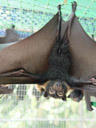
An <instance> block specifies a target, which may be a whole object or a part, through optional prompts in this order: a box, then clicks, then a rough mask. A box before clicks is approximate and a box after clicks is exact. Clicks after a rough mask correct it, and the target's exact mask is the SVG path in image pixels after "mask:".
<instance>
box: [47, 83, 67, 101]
mask: <svg viewBox="0 0 96 128" xmlns="http://www.w3.org/2000/svg"><path fill="white" fill-rule="evenodd" d="M46 91H47V94H48V95H49V96H51V97H54V98H59V99H63V100H66V92H67V87H66V86H65V84H64V82H63V83H62V82H60V81H54V82H52V81H50V82H49V83H48V85H47V88H46Z"/></svg>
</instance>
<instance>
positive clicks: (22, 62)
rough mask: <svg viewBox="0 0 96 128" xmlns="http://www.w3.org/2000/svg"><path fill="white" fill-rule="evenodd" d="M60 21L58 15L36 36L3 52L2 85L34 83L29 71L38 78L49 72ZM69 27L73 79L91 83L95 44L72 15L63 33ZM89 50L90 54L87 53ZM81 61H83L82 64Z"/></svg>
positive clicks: (0, 55)
mask: <svg viewBox="0 0 96 128" xmlns="http://www.w3.org/2000/svg"><path fill="white" fill-rule="evenodd" d="M73 14H74V13H73ZM58 18H59V17H58V14H57V15H55V16H54V18H53V19H52V20H51V21H50V22H49V23H48V24H47V25H45V26H44V28H42V29H41V30H40V31H38V32H37V33H35V34H34V35H32V36H30V37H28V38H27V39H25V40H23V41H20V42H19V43H16V44H15V45H12V46H10V47H8V48H6V49H4V50H2V51H1V52H0V73H1V78H0V83H34V81H36V80H35V78H32V77H29V76H28V75H27V74H26V71H28V72H30V73H36V74H38V73H42V72H44V71H46V70H47V69H48V57H49V55H50V52H51V49H52V47H53V45H54V43H55V39H56V36H57V34H58ZM73 21H74V22H73ZM67 25H68V32H69V35H70V36H68V40H69V42H70V43H69V47H70V51H71V54H72V68H71V70H72V71H71V75H73V76H74V77H75V78H77V79H79V78H83V79H84V80H88V79H89V78H91V77H93V76H94V74H95V70H94V69H93V67H95V66H93V63H94V57H95V47H94V45H95V43H94V41H93V40H92V39H90V38H89V37H88V36H87V35H86V33H85V32H84V31H83V29H82V27H81V26H80V24H79V22H78V20H77V18H76V16H74V15H73V16H72V17H71V19H70V20H69V21H68V22H65V23H64V26H63V29H65V28H66V27H65V26H67ZM78 32H79V33H78ZM74 33H75V34H74ZM61 34H62V32H61ZM79 35H81V38H80V36H79ZM83 36H84V37H83ZM79 38H80V39H79ZM42 40H43V41H42ZM83 41H84V43H83ZM34 42H35V43H34ZM86 45H87V46H86ZM45 46H46V47H45ZM85 46H86V47H85ZM42 49H43V50H42ZM86 50H87V52H88V53H87V52H86V53H85V51H86ZM89 53H91V55H93V57H91V61H90V60H89V58H88V56H89V55H90V54H89ZM42 58H43V59H42ZM82 58H83V60H84V61H82V63H81V64H80V62H81V60H82ZM92 58H93V59H92ZM39 62H40V63H39ZM87 64H88V65H87ZM84 67H85V68H84ZM23 69H25V70H23ZM86 69H88V70H86ZM15 73H16V74H15ZM8 74H9V75H8ZM85 84H86V83H85Z"/></svg>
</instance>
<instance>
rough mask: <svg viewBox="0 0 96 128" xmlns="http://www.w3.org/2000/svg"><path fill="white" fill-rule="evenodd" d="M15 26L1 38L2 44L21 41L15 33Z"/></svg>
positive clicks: (7, 30)
mask: <svg viewBox="0 0 96 128" xmlns="http://www.w3.org/2000/svg"><path fill="white" fill-rule="evenodd" d="M14 28H15V25H12V28H11V29H6V33H5V36H4V37H0V44H5V43H12V42H16V41H19V40H20V37H19V35H18V34H17V33H16V32H15V31H14Z"/></svg>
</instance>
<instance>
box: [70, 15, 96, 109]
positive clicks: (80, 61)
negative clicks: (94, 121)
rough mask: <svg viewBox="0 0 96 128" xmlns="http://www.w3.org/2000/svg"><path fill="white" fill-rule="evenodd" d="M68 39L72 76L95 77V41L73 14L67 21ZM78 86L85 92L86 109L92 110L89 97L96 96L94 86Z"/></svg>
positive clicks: (86, 78) (85, 78) (95, 87)
mask: <svg viewBox="0 0 96 128" xmlns="http://www.w3.org/2000/svg"><path fill="white" fill-rule="evenodd" d="M68 39H69V41H70V50H71V54H72V68H71V74H72V76H74V77H76V78H81V79H84V80H88V79H90V78H92V77H96V42H95V41H94V40H93V39H91V38H90V37H89V36H88V35H87V34H86V32H85V31H84V30H83V28H82V26H81V24H80V23H79V21H78V19H77V17H76V16H75V15H74V16H73V18H72V19H71V21H69V31H68ZM78 88H79V89H81V90H84V92H85V100H86V104H87V109H88V110H90V111H91V110H93V109H92V106H91V100H90V97H91V96H94V97H96V86H94V85H88V84H81V87H78V86H77V89H78Z"/></svg>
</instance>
